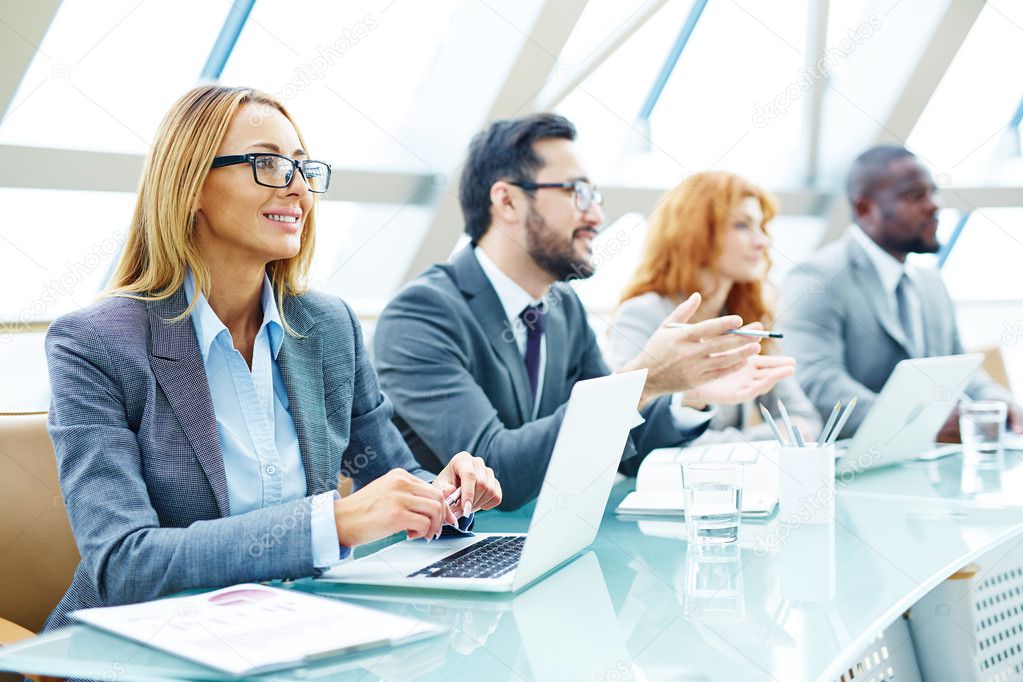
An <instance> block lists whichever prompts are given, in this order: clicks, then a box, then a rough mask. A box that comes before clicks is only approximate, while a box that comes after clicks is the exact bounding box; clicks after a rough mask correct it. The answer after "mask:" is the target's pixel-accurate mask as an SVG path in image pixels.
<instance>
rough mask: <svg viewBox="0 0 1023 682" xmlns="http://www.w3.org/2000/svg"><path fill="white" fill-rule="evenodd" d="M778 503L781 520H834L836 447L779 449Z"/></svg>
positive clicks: (798, 521) (822, 521)
mask: <svg viewBox="0 0 1023 682" xmlns="http://www.w3.org/2000/svg"><path fill="white" fill-rule="evenodd" d="M778 468H779V471H778V506H779V518H778V520H779V521H781V522H782V523H789V524H794V523H832V522H834V520H835V446H834V445H825V446H824V447H803V448H797V447H783V448H781V449H780V450H779V451H778Z"/></svg>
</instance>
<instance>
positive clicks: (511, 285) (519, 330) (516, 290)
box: [474, 247, 714, 433]
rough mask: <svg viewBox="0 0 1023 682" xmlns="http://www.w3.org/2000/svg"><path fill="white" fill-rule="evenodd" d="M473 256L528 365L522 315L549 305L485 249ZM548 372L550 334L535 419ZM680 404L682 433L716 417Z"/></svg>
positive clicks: (543, 341) (676, 406)
mask: <svg viewBox="0 0 1023 682" xmlns="http://www.w3.org/2000/svg"><path fill="white" fill-rule="evenodd" d="M474 252H475V254H476V260H478V261H479V263H480V267H481V268H482V269H483V274H484V275H486V277H487V279H488V280H490V285H491V286H493V287H494V291H495V292H496V293H497V299H498V300H499V301H500V302H501V307H502V308H503V309H504V314H505V317H506V318H507V319H508V328H509V329H510V330H511V331H512V334H514V337H515V344H516V345H517V346H518V347H519V354H520V355H521V356H522V362H523V363H525V361H526V360H525V358H526V336H527V334H526V332H527V330H526V325H525V324H524V323H523V322H522V320H521V319H519V314H520V313H521V312H522V311H523V309H525V307H526V306H529V305H544V306H546V301H545V300H544V299H542V298H541V299H535V298H533V297H532V296H530V295H529V294H528V293H527V292H526V290H525V289H523V288H522V287H520V286H519V285H518V284H516V283H515V282H514V280H512V279H511V278H510V277H509V276H508V275H506V274H504V272H502V271H501V269H500V268H499V267H497V264H496V263H494V261H492V260H491V259H490V257H489V256H487V254H486V253H485V252H484V251H483V249H481V248H479V247H476V248H475V249H474ZM546 369H547V334H546V333H545V334H544V335H543V336H542V337H540V369H539V371H538V372H537V375H538V376H537V385H536V399H535V400H534V401H533V415H532V418H533V419H536V417H537V414H538V413H539V409H540V396H541V394H542V393H543V379H544V375H545V373H546ZM680 402H681V396H680V397H679V399H678V400H675V399H673V400H672V402H671V407H670V409H671V416H672V421H674V422H675V426H676V428H678V429H679V431H681V432H683V433H688V432H689V431H692V430H694V429H696V428H699V427H700V426H702V425H703V424H704V423H706V422H709V421H710V419H711V417H713V416H714V410H713V408H708V409H706V410H694V409H692V408H690V407H685V406H683V405H681V404H680Z"/></svg>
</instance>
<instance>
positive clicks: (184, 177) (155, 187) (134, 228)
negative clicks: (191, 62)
mask: <svg viewBox="0 0 1023 682" xmlns="http://www.w3.org/2000/svg"><path fill="white" fill-rule="evenodd" d="M250 103H251V104H262V105H265V106H268V107H272V108H274V109H276V110H277V111H279V112H281V114H283V115H284V117H285V118H287V119H288V120H289V121H291V124H292V125H294V126H295V132H296V133H297V134H298V139H299V141H300V142H301V143H302V147H303V148H306V146H305V140H304V139H303V138H302V133H301V132H300V131H299V129H298V126H297V125H295V121H294V119H292V118H291V114H289V113H288V111H287V109H285V108H284V105H283V104H281V103H280V102H279V101H278V100H277V99H275V98H274V97H272V96H271V95H268V94H266V93H264V92H261V91H259V90H255V89H253V88H245V87H225V86H222V85H202V86H199V87H197V88H194V89H192V90H190V91H189V92H187V93H185V94H184V95H183V96H182V97H181V98H180V99H178V101H177V102H175V103H174V105H173V106H172V107H171V109H170V111H168V112H167V115H166V116H165V117H164V119H163V122H162V123H160V128H159V130H157V132H156V139H155V140H154V141H153V147H152V149H150V150H149V155H148V156H147V157H146V162H145V166H144V167H143V169H142V179H141V181H140V182H139V190H138V198H137V199H136V202H135V211H134V213H133V215H132V219H131V225H130V226H129V228H128V237H127V239H126V240H125V244H124V249H123V250H122V252H121V257H120V260H119V261H118V263H117V267H116V268H115V270H114V274H113V276H112V277H111V280H110V283H109V284H108V285H107V289H106V291H105V292H104V294H105V295H108V296H127V297H130V298H138V299H141V300H145V301H160V300H163V299H166V298H169V297H170V296H172V295H173V294H174V292H176V291H177V290H178V289H180V288H181V286H182V285H183V284H184V281H185V275H186V273H187V272H188V269H189V268H191V270H192V276H193V277H194V278H195V288H196V291H202V292H204V293H206V294H207V295H209V292H210V282H211V279H210V273H209V268H208V267H207V265H206V263H205V262H204V261H203V259H202V255H201V254H200V253H199V248H198V246H197V244H196V235H195V228H196V220H195V211H196V206H197V205H198V203H199V195H200V193H201V192H202V188H203V184H204V183H205V182H206V176H207V174H208V173H209V172H210V164H211V163H212V162H213V157H214V156H216V153H217V150H218V149H219V148H220V144H221V142H222V141H223V139H224V136H225V135H226V134H227V130H228V128H229V127H230V125H231V121H232V120H234V117H235V114H236V113H237V112H238V110H239V109H241V108H242V107H243V106H244V105H246V104H250ZM315 205H316V202H315V201H314V202H313V208H312V209H311V210H310V211H309V212H308V213H307V214H306V218H305V224H304V226H303V228H302V240H301V245H300V247H299V250H298V253H297V254H295V255H294V256H292V257H291V258H287V259H282V260H276V261H273V262H272V263H269V264H268V265H267V268H266V269H267V274H268V275H269V277H270V282H271V284H272V285H273V290H274V297H275V298H276V300H277V308H278V310H279V311H280V312H281V320H282V322H283V326H284V328H285V329H286V330H287V331H288V332H289V333H294V332H293V330H291V328H290V327H289V326H288V323H287V321H286V320H284V317H283V305H282V303H283V299H284V296H285V295H297V294H301V293H304V292H305V291H306V290H307V288H308V287H307V275H308V272H309V264H310V262H311V260H312V254H313V244H314V241H315V237H316V230H315V219H314V218H315ZM197 300H198V298H196V299H194V300H193V301H192V304H191V305H190V306H188V308H186V309H185V311H184V312H183V313H182V314H181V315H180V316H179V317H178V318H175V320H180V319H183V318H185V317H187V316H188V315H190V314H191V312H192V309H193V308H194V307H195V304H196V301H197Z"/></svg>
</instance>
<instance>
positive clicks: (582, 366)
mask: <svg viewBox="0 0 1023 682" xmlns="http://www.w3.org/2000/svg"><path fill="white" fill-rule="evenodd" d="M548 304H549V308H548V313H547V316H546V331H545V334H546V340H547V367H546V371H545V375H544V384H543V393H542V394H541V398H540V406H539V412H538V414H537V419H535V420H532V419H531V416H532V415H531V412H532V410H531V409H530V408H531V405H530V392H529V380H528V377H527V375H526V369H525V364H524V363H523V360H522V356H521V355H520V354H519V350H518V347H517V346H516V345H515V339H514V335H513V333H512V330H511V327H510V326H509V322H508V320H507V318H506V317H505V314H504V309H503V308H502V307H501V304H500V301H499V300H498V297H497V293H496V292H495V291H494V288H493V287H492V286H491V284H490V281H489V280H488V279H487V277H486V275H485V274H484V272H483V269H482V268H481V267H480V264H479V261H478V260H476V255H475V253H474V252H473V249H472V248H471V247H467V248H466V249H464V250H462V251H461V252H459V253H458V254H456V255H455V256H454V258H453V259H452V260H451V262H448V263H443V264H439V265H434V266H433V267H431V268H430V269H428V270H427V271H426V272H425V273H423V274H422V275H420V276H419V277H417V278H416V279H415V280H414V281H412V282H411V283H410V284H409V285H408V286H406V287H405V288H404V289H403V290H402V291H401V292H400V293H399V294H398V296H397V297H396V298H395V299H394V300H393V301H391V302H390V303H389V304H388V305H387V307H386V308H385V309H384V311H383V313H382V314H381V316H380V321H379V322H378V323H377V327H376V333H375V336H374V343H373V347H374V350H375V357H376V366H377V371H378V372H379V374H380V385H381V387H382V388H383V390H384V391H385V392H386V393H387V395H388V396H389V397H390V399H391V400H393V401H394V408H395V413H396V415H397V416H396V419H395V421H396V423H397V424H398V427H399V428H400V429H401V432H402V435H403V436H404V437H405V440H406V441H407V442H408V444H409V446H410V447H411V448H412V452H413V454H415V456H416V458H417V459H418V460H419V461H420V463H422V465H423V466H425V467H426V468H427V469H431V470H433V471H438V470H439V468H440V467H441V466H442V464H443V463H445V462H446V461H447V460H448V458H450V457H451V455H452V454H454V453H456V452H458V450H460V449H462V448H465V449H467V450H469V451H470V452H472V453H473V454H474V455H476V456H478V457H482V458H483V459H484V460H485V461H486V463H487V465H488V466H489V467H491V468H492V469H493V470H494V473H495V474H496V475H497V479H498V480H499V481H501V487H502V489H503V492H504V500H503V502H502V504H501V507H502V508H503V509H515V508H517V507H519V506H521V505H523V504H524V503H526V502H528V501H529V500H531V499H533V498H534V497H536V496H537V494H538V493H539V492H540V486H541V484H542V482H543V476H544V472H545V471H546V469H547V462H548V460H549V459H550V456H551V452H552V451H553V449H554V441H555V438H556V437H557V434H558V429H559V428H560V426H561V420H562V418H563V417H564V414H565V406H566V403H567V401H568V397H569V394H570V392H571V390H572V386H574V385H575V383H576V382H577V381H581V380H583V379H590V378H593V377H599V376H605V375H607V374H609V373H610V371H609V370H608V368H607V365H606V364H604V359H603V357H602V356H601V354H600V349H599V348H598V347H597V341H596V338H595V337H594V334H593V330H592V329H590V325H589V323H588V322H587V319H586V311H585V310H584V309H583V306H582V303H581V302H580V301H579V298H578V297H577V296H576V294H575V291H574V290H573V289H572V288H571V287H570V286H568V285H565V284H555V285H554V286H553V287H552V289H551V293H550V295H549V299H548ZM642 414H643V416H644V418H645V419H646V423H645V424H642V425H640V426H638V427H636V428H635V429H633V431H632V439H631V442H630V444H629V445H628V446H627V447H626V453H625V455H626V456H627V457H628V456H632V455H634V454H637V453H638V454H639V455H645V454H646V453H648V452H650V451H651V450H653V449H654V448H658V447H667V446H673V445H680V444H682V443H683V442H684V441H686V440H691V439H692V438H694V437H696V436H698V435H699V433H700V432H702V430H703V428H705V425H701V427H700V429H698V430H696V431H694V432H693V433H690V434H683V433H680V431H679V429H678V428H677V426H676V424H675V422H674V420H673V418H672V415H671V413H670V409H669V399H668V398H667V397H666V396H665V397H663V398H660V399H658V400H655V401H652V402H651V403H650V404H649V405H648V406H647V407H646V408H645V409H644V410H643V413H642ZM599 418H600V415H594V419H599Z"/></svg>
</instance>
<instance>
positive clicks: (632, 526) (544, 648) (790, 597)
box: [0, 453, 1023, 682]
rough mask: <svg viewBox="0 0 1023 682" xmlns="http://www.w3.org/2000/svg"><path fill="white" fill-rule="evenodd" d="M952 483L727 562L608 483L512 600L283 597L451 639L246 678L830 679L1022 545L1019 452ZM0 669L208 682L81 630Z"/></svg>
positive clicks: (407, 595) (4, 658)
mask: <svg viewBox="0 0 1023 682" xmlns="http://www.w3.org/2000/svg"><path fill="white" fill-rule="evenodd" d="M961 469H962V466H961V460H960V459H959V458H958V457H952V458H948V459H945V460H941V461H937V462H931V463H926V464H922V463H915V462H914V463H910V464H905V465H902V466H899V467H895V468H889V469H885V470H878V471H871V472H866V473H863V474H861V475H860V476H859V477H857V479H856V480H854V481H852V482H849V483H847V484H841V485H839V486H838V494H837V505H836V518H835V522H834V524H833V525H824V526H803V527H801V528H797V529H793V528H790V527H789V526H787V525H785V524H783V523H782V522H781V521H780V520H779V519H778V518H777V515H775V517H774V518H771V519H767V520H764V521H760V522H753V521H744V522H743V526H742V531H741V535H740V541H739V547H738V548H735V550H734V551H732V552H719V553H713V554H711V555H708V556H703V555H696V554H694V553H692V552H688V551H687V543H686V541H685V539H684V526H683V524H682V523H681V521H672V520H666V519H664V518H660V519H654V518H651V519H649V520H641V521H637V520H634V519H625V518H620V517H616V516H615V514H614V512H613V510H614V508H615V506H617V504H618V502H619V501H620V500H621V499H622V498H623V497H624V495H625V494H626V493H627V492H628V491H629V490H631V489H632V486H633V485H634V481H632V480H628V481H623V482H620V483H618V484H616V485H615V488H614V490H613V491H612V495H611V500H610V503H609V505H608V511H607V512H606V513H605V517H604V520H603V523H602V525H601V527H600V532H599V535H598V537H597V539H596V541H595V542H594V543H593V545H592V546H591V547H590V548H589V549H588V550H587V551H586V552H584V553H583V554H582V555H581V556H579V557H578V558H576V559H575V560H574V561H572V562H571V563H569V564H567V565H565V566H563V567H562V568H561V569H560V570H558V571H556V572H554V573H552V574H550V575H548V576H547V577H546V578H544V579H543V580H541V581H540V582H537V583H535V584H534V585H533V586H532V587H530V588H528V589H526V590H525V591H523V592H520V593H519V594H517V595H471V594H467V593H438V592H430V591H423V590H386V589H370V588H356V587H345V586H341V585H334V584H326V583H318V582H315V581H312V580H300V581H296V582H294V583H291V584H289V585H288V587H290V589H296V590H303V591H309V592H313V593H317V594H322V595H327V596H331V597H341V598H345V599H352V600H355V601H356V602H357V603H360V604H364V605H373V606H377V607H379V608H383V609H386V610H388V611H391V612H394V613H398V614H402V615H405V616H410V617H413V618H421V619H424V620H429V621H432V622H437V623H442V624H445V625H447V626H449V627H450V631H449V632H448V633H447V634H446V635H442V636H440V637H437V638H434V639H430V640H426V641H423V642H419V643H417V644H412V645H407V646H403V647H398V648H393V649H386V650H376V651H370V652H366V653H363V654H360V655H355V656H347V657H343V658H338V659H332V660H327V661H324V662H320V663H318V664H316V665H313V666H307V667H303V668H297V669H292V670H289V671H284V672H280V673H271V674H266V675H263V676H260V677H258V678H254V679H264V680H269V679H306V680H317V679H324V680H326V679H330V680H366V679H386V680H412V679H417V680H418V679H423V680H445V681H450V680H466V679H485V680H519V679H526V680H529V679H540V680H575V679H579V680H582V679H586V680H598V681H601V682H604V681H607V682H617V681H624V680H633V679H638V680H643V679H650V680H654V679H682V680H719V679H720V680H739V679H741V680H812V679H837V678H838V677H839V675H841V674H842V673H843V672H845V671H846V670H847V669H848V667H849V664H850V663H851V662H852V660H853V659H854V658H856V657H857V656H858V655H860V654H861V652H862V651H863V650H864V648H865V647H867V646H868V645H870V644H871V643H872V642H873V641H874V640H876V638H877V637H878V635H879V633H880V632H881V631H883V630H884V629H885V628H886V627H887V626H888V625H889V624H891V623H893V622H894V621H896V619H898V618H899V617H900V616H901V614H902V613H903V612H904V611H905V610H906V609H908V608H909V607H910V606H911V605H913V604H914V603H915V602H916V601H917V600H918V599H920V598H921V597H922V596H923V595H925V594H926V593H927V592H928V591H929V590H931V589H932V588H933V587H935V586H936V585H938V584H939V583H941V582H942V581H943V580H944V579H945V578H947V577H948V576H949V575H951V574H952V573H954V572H956V571H957V570H959V569H960V568H962V567H963V566H965V565H966V564H968V563H969V562H971V561H973V560H975V559H977V558H979V557H981V556H982V555H984V554H985V553H986V552H988V551H990V550H992V549H993V548H996V547H999V546H1005V544H1006V543H1012V542H1015V543H1019V542H1023V502H1021V500H1023V480H1021V477H1023V453H1007V455H1006V466H1005V467H1004V471H1002V472H1001V474H1000V475H999V476H998V482H999V485H1000V488H999V491H997V492H993V491H991V490H990V487H991V485H993V483H992V480H990V477H989V479H985V480H986V484H985V485H986V486H987V488H988V489H987V490H986V491H982V492H979V493H978V492H971V491H973V490H974V489H975V488H976V487H977V486H978V485H980V484H976V485H975V482H968V483H967V484H966V486H965V489H966V490H967V492H963V489H964V487H963V485H962V480H961V479H962V476H961ZM971 475H972V474H971ZM964 480H965V479H964ZM970 480H971V481H972V479H970ZM953 481H954V482H955V485H953ZM981 487H983V486H981ZM985 495H986V497H985ZM1007 500H1012V501H1014V502H1015V504H1004V502H1006V501H1007ZM530 512H531V506H530V507H527V508H525V509H523V510H520V511H518V512H513V513H496V512H490V513H486V514H481V515H480V516H479V519H478V529H479V530H481V531H524V530H526V527H527V525H528V522H529V513H530ZM392 541H393V539H392ZM380 544H384V543H378V546H379V545H380ZM339 625H340V624H339ZM898 646H899V643H898V642H890V643H889V647H892V648H897V647H898ZM893 653H894V652H893ZM0 670H18V671H21V672H28V673H38V674H45V675H57V676H65V677H66V676H74V677H84V678H92V679H100V680H117V681H118V682H129V681H131V680H168V679H190V680H207V679H220V678H222V674H218V673H217V672H216V671H213V670H211V669H208V668H204V667H202V666H199V665H197V664H193V663H189V662H188V661H185V660H183V659H180V658H177V657H175V656H171V655H169V654H165V653H161V652H159V651H156V650H153V649H150V648H148V647H145V646H141V645H138V644H135V643H133V642H130V641H128V640H125V639H121V638H119V637H116V636H113V635H108V634H105V633H103V632H101V631H99V630H95V629H92V628H90V627H87V626H84V625H83V626H75V627H71V628H67V629H64V630H61V631H57V632H53V633H49V634H46V635H42V636H40V637H37V638H34V639H32V640H30V641H27V642H23V643H19V644H16V645H13V646H11V647H7V648H5V649H0Z"/></svg>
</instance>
